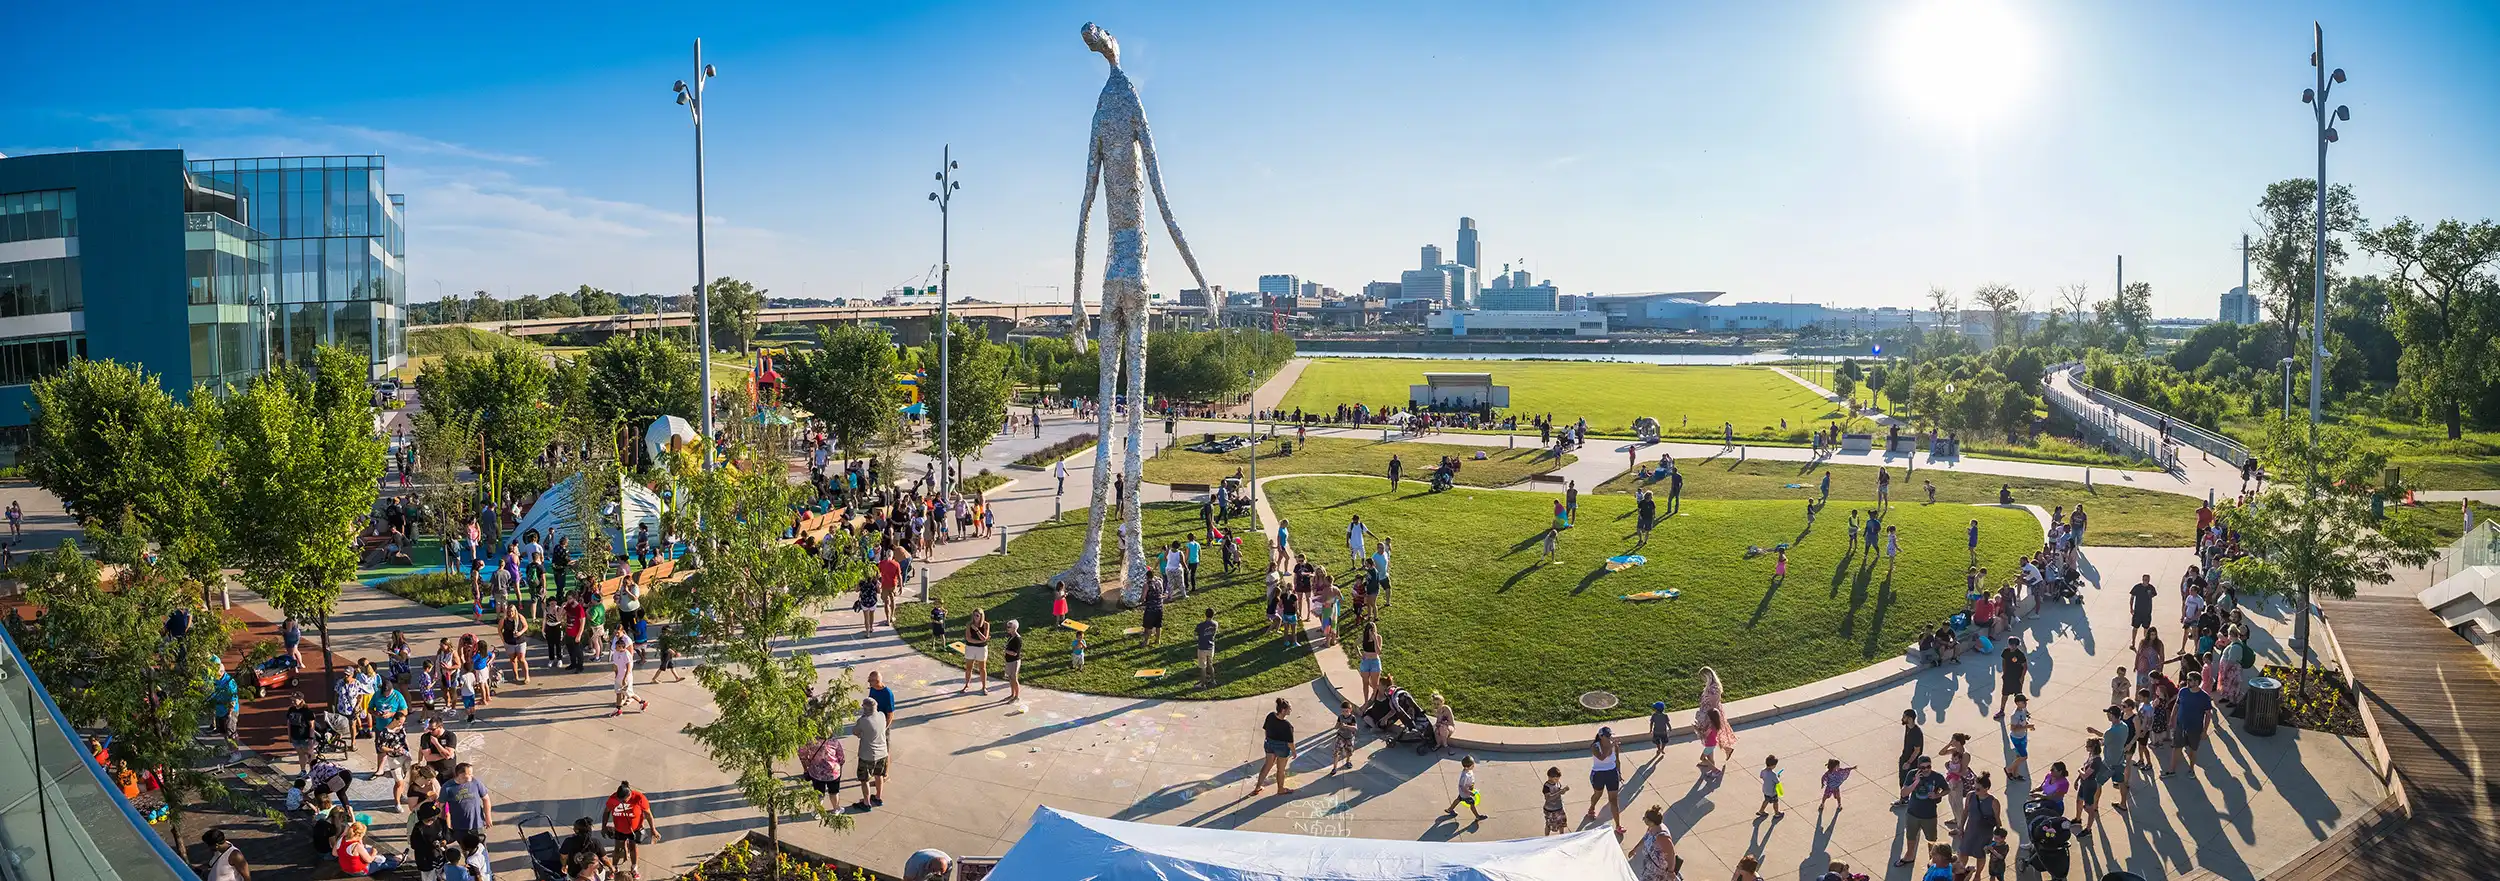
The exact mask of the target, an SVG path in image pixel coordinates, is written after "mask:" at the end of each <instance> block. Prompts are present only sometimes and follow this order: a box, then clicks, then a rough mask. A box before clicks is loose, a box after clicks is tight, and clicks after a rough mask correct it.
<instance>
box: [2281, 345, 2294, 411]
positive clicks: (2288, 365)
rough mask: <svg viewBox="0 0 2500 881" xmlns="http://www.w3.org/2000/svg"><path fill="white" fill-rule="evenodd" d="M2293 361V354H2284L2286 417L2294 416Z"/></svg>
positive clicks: (2284, 407) (2284, 409)
mask: <svg viewBox="0 0 2500 881" xmlns="http://www.w3.org/2000/svg"><path fill="white" fill-rule="evenodd" d="M2292 361H2293V358H2292V356H2290V355H2285V356H2283V418H2285V419H2290V418H2292Z"/></svg>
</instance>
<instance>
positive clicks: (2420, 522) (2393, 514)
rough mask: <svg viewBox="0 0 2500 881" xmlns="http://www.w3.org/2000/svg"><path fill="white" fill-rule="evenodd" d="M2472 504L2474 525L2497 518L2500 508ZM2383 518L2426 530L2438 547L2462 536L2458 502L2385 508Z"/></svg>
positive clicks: (2462, 517) (2461, 508) (2462, 514)
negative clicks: (2384, 516)
mask: <svg viewBox="0 0 2500 881" xmlns="http://www.w3.org/2000/svg"><path fill="white" fill-rule="evenodd" d="M2473 504H2474V522H2475V523H2477V524H2479V523H2482V522H2484V521H2487V520H2490V519H2491V518H2492V517H2493V516H2496V515H2500V508H2495V507H2492V506H2491V505H2486V504H2483V503H2481V502H2475V503H2473ZM2387 518H2388V519H2390V520H2395V521H2399V522H2402V523H2406V524H2410V525H2412V526H2414V527H2415V528H2419V529H2425V530H2429V531H2430V534H2431V535H2433V536H2436V537H2438V539H2439V543H2440V544H2442V545H2449V544H2455V543H2456V540H2457V539H2460V538H2464V537H2465V508H2464V503H2461V502H2423V503H2422V504H2419V505H2413V506H2410V507H2408V506H2405V505H2389V506H2387Z"/></svg>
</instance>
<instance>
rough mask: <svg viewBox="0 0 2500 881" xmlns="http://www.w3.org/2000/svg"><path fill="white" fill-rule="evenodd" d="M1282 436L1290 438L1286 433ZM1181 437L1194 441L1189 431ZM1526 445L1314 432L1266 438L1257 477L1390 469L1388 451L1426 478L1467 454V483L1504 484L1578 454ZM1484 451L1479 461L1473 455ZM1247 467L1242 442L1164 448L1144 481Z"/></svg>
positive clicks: (1462, 475) (1203, 476) (1463, 475)
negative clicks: (1297, 439) (1295, 439)
mask: <svg viewBox="0 0 2500 881" xmlns="http://www.w3.org/2000/svg"><path fill="white" fill-rule="evenodd" d="M1284 439H1288V440H1289V439H1290V436H1287V437H1286V438H1284ZM1183 440H1185V441H1187V442H1190V443H1195V442H1196V436H1195V435H1192V436H1191V437H1189V438H1184V439H1183ZM1535 446H1536V445H1535V444H1529V445H1528V447H1529V448H1523V449H1515V450H1506V449H1502V448H1500V447H1472V446H1466V445H1463V444H1433V443H1415V442H1408V441H1399V442H1392V443H1381V442H1378V441H1367V440H1355V439H1352V438H1337V437H1315V438H1311V439H1310V442H1309V443H1296V444H1294V445H1293V452H1292V453H1291V454H1290V455H1277V453H1276V451H1277V449H1278V448H1279V444H1277V443H1275V442H1273V441H1271V442H1268V443H1263V444H1260V445H1259V448H1260V450H1259V477H1260V478H1262V479H1264V478H1269V477H1276V476H1279V475H1285V474H1378V475H1382V476H1386V475H1387V474H1388V473H1389V457H1390V456H1392V455H1395V456H1397V457H1399V458H1400V459H1401V460H1403V461H1404V462H1405V463H1406V471H1405V473H1406V475H1407V477H1408V478H1410V479H1415V480H1425V479H1428V476H1429V473H1430V471H1431V470H1432V466H1433V463H1435V462H1438V461H1440V459H1441V457H1443V456H1457V457H1460V458H1461V459H1464V460H1466V461H1465V463H1464V464H1462V465H1461V466H1460V467H1459V469H1458V482H1460V483H1463V484H1467V485H1470V486H1508V485H1510V484H1514V483H1518V482H1520V481H1522V480H1526V479H1528V477H1529V476H1530V475H1535V474H1544V473H1546V472H1548V471H1552V470H1554V469H1556V468H1561V467H1563V466H1565V465H1569V464H1571V463H1572V462H1574V461H1577V460H1578V459H1579V457H1578V456H1574V455H1569V454H1565V455H1564V456H1563V457H1562V458H1561V459H1555V458H1554V457H1552V456H1550V455H1548V454H1547V453H1548V451H1546V450H1541V449H1534V447H1535ZM1479 451H1481V452H1483V453H1484V454H1485V458H1484V460H1483V461H1476V460H1475V459H1473V458H1471V457H1473V456H1474V455H1475V454H1476V453H1477V452H1479ZM1249 467H1250V450H1249V448H1247V447H1244V448H1242V449H1238V450H1234V451H1232V452H1230V453H1220V454H1208V453H1193V452H1190V451H1188V450H1186V449H1183V448H1182V447H1179V446H1169V447H1165V448H1163V454H1162V455H1159V456H1156V457H1154V458H1152V459H1148V460H1146V480H1147V482H1149V483H1163V484H1171V483H1203V484H1206V485H1209V486H1213V485H1216V484H1218V483H1221V482H1223V480H1224V478H1227V477H1231V476H1232V475H1233V474H1234V472H1236V471H1239V472H1243V473H1244V474H1245V475H1246V473H1247V470H1248V469H1249Z"/></svg>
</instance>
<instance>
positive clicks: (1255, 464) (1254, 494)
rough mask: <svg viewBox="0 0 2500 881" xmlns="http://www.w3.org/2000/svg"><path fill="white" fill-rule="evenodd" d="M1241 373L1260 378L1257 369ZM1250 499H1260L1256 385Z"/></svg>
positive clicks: (1255, 391) (1252, 399)
mask: <svg viewBox="0 0 2500 881" xmlns="http://www.w3.org/2000/svg"><path fill="white" fill-rule="evenodd" d="M1241 375H1243V376H1247V377H1249V378H1250V379H1251V380H1252V381H1257V380H1258V378H1259V373H1258V371H1256V370H1244V371H1242V372H1241ZM1250 500H1251V501H1253V502H1256V501H1258V500H1259V390H1258V389H1257V388H1255V387H1254V388H1252V389H1251V390H1250ZM1254 525H1255V524H1254Z"/></svg>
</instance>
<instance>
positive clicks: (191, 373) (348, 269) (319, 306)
mask: <svg viewBox="0 0 2500 881" xmlns="http://www.w3.org/2000/svg"><path fill="white" fill-rule="evenodd" d="M382 175H383V172H382V157H379V156H308V157H292V158H285V159H215V160H191V159H188V158H187V157H185V156H184V155H183V153H182V151H180V150H99V151H87V152H70V153H44V154H36V155H30V156H11V157H5V158H0V465H8V464H12V463H14V462H15V461H16V454H17V451H18V448H19V447H20V446H22V445H23V444H24V442H25V440H26V425H27V423H28V421H29V419H30V411H29V410H28V404H30V403H31V402H32V400H33V393H32V384H33V383H34V382H35V381H36V380H39V379H42V378H43V377H44V376H46V375H49V374H51V373H53V372H54V371H57V370H59V369H61V368H62V367H63V366H66V365H68V364H69V363H71V362H72V361H75V360H76V359H79V358H110V359H113V360H115V361H119V362H122V363H124V364H130V365H134V366H137V367H139V368H141V369H143V370H146V371H147V372H148V373H150V374H152V375H154V376H156V377H157V380H158V381H159V382H160V383H162V384H163V385H164V387H165V390H166V391H168V392H171V393H173V394H174V395H176V396H182V395H187V394H189V393H190V392H191V390H192V388H193V387H195V386H198V385H207V386H209V387H211V388H219V387H223V386H228V385H232V384H235V383H238V382H241V381H243V380H246V379H248V378H250V377H252V376H253V375H256V374H258V373H259V372H261V371H262V370H263V369H264V368H265V366H266V365H267V364H268V363H269V362H270V361H271V360H272V359H274V358H286V359H291V360H293V361H295V362H296V363H308V362H309V361H310V359H311V357H312V351H313V347H314V346H316V345H319V344H325V343H335V344H340V345H345V346H347V347H349V348H351V349H354V350H356V351H359V352H363V353H365V355H366V356H367V358H368V359H369V360H370V363H371V364H372V367H373V372H374V373H375V374H376V375H379V374H381V373H382V372H384V371H387V370H390V369H392V368H396V367H399V366H402V365H404V364H406V363H407V352H406V345H407V342H406V333H405V331H404V330H403V329H402V326H401V321H402V319H401V315H402V314H403V313H404V308H405V306H406V305H407V301H408V290H407V287H408V286H407V281H406V280H407V272H406V270H405V269H404V267H403V258H404V255H405V249H404V245H403V241H402V238H401V235H400V222H399V219H400V210H401V208H402V207H403V206H402V203H401V200H400V197H399V196H397V195H394V194H392V193H390V192H388V191H387V188H386V187H385V186H384V183H383V176H382Z"/></svg>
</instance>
